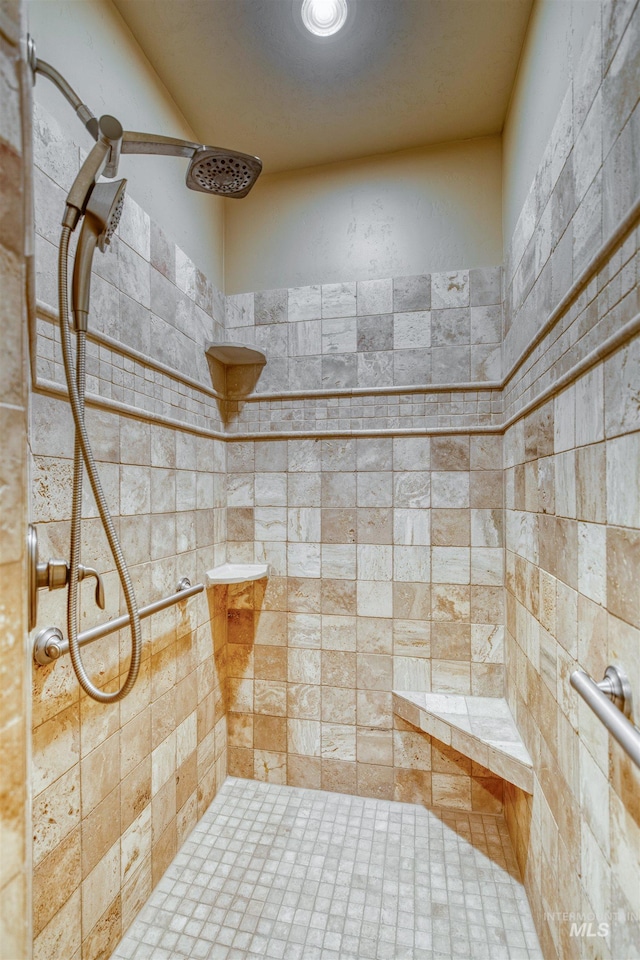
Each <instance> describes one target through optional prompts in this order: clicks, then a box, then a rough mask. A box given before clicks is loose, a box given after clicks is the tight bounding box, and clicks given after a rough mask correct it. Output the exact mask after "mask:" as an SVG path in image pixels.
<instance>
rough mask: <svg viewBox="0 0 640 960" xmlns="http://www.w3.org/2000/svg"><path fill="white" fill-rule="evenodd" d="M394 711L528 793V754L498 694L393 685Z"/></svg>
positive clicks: (530, 779) (530, 777) (530, 772)
mask: <svg viewBox="0 0 640 960" xmlns="http://www.w3.org/2000/svg"><path fill="white" fill-rule="evenodd" d="M393 711H394V713H395V714H397V716H399V717H401V718H402V719H403V720H406V721H407V723H411V724H413V726H414V727H418V728H419V729H420V730H423V731H424V732H425V733H428V734H429V735H430V736H432V737H435V738H436V740H440V742H441V743H446V744H447V745H448V746H451V747H453V748H454V750H457V751H458V752H459V753H462V754H464V755H465V756H467V757H470V758H471V759H472V760H475V761H476V763H481V764H482V766H483V767H487V769H488V770H491V772H492V773H495V774H497V775H498V776H499V777H502V779H503V780H508V781H509V782H510V783H514V784H515V785H516V786H517V787H520V789H521V790H524V791H525V792H526V793H533V765H532V763H531V757H530V756H529V753H528V751H527V748H526V747H525V745H524V743H523V742H522V737H521V736H520V734H519V733H518V728H517V727H516V725H515V722H514V719H513V716H512V715H511V711H510V709H509V706H508V704H507V701H506V700H505V699H503V698H502V697H465V696H461V695H458V694H450V693H413V692H405V691H402V692H400V691H397V690H394V691H393Z"/></svg>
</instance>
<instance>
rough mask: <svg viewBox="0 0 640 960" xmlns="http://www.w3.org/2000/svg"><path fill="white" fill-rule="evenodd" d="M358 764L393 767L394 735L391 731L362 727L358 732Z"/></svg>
mask: <svg viewBox="0 0 640 960" xmlns="http://www.w3.org/2000/svg"><path fill="white" fill-rule="evenodd" d="M356 755H357V760H358V764H360V763H368V764H377V765H381V766H386V767H392V766H393V735H392V731H391V730H380V729H375V728H373V729H372V728H368V727H360V728H358V729H357V732H356Z"/></svg>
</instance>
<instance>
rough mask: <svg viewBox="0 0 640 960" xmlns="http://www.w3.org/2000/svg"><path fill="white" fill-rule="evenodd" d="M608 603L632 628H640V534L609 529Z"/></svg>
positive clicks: (619, 529)
mask: <svg viewBox="0 0 640 960" xmlns="http://www.w3.org/2000/svg"><path fill="white" fill-rule="evenodd" d="M606 550H607V553H606V563H607V602H608V605H609V610H610V611H611V613H613V614H614V615H615V616H617V617H620V619H621V620H626V622H627V623H630V624H632V626H635V627H638V626H640V592H639V591H638V584H637V570H638V569H639V568H640V533H638V531H635V530H630V529H627V528H625V527H608V529H607V542H606Z"/></svg>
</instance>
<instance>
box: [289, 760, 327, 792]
mask: <svg viewBox="0 0 640 960" xmlns="http://www.w3.org/2000/svg"><path fill="white" fill-rule="evenodd" d="M287 781H288V783H289V785H290V786H292V787H306V788H307V789H310V790H320V789H321V786H322V761H321V760H320V759H318V758H315V757H309V756H304V757H303V756H296V755H295V754H293V753H290V754H289V755H288V757H287Z"/></svg>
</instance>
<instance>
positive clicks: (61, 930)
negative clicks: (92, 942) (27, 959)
mask: <svg viewBox="0 0 640 960" xmlns="http://www.w3.org/2000/svg"><path fill="white" fill-rule="evenodd" d="M80 921H81V916H80V888H79V887H78V889H76V890H75V891H74V892H73V893H72V894H71V896H70V897H69V899H68V900H67V902H66V903H64V904H63V905H62V906H61V907H60V909H59V910H58V911H57V912H56V913H55V915H54V916H53V917H52V919H51V921H50V922H49V923H48V924H47V926H46V927H45V928H44V930H42V932H41V933H40V934H39V935H38V936H37V937H36V938H35V940H34V942H33V960H51V958H52V957H69V958H71V960H75V958H76V957H79V955H80V934H81V923H80Z"/></svg>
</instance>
